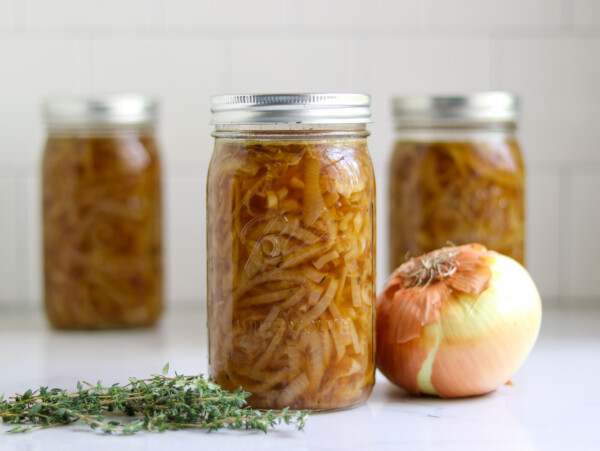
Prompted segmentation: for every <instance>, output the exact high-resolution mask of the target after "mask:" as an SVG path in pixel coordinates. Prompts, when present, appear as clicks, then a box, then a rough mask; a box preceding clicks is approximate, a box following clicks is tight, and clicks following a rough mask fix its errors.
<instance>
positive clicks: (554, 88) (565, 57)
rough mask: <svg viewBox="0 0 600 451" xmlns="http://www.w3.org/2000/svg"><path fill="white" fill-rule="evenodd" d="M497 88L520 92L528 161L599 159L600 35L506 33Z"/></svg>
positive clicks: (501, 50)
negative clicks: (551, 36) (514, 35)
mask: <svg viewBox="0 0 600 451" xmlns="http://www.w3.org/2000/svg"><path fill="white" fill-rule="evenodd" d="M499 48H500V55H499V58H500V61H501V67H500V69H499V72H500V74H499V80H500V82H499V84H500V85H499V86H498V87H499V88H500V89H506V90H510V91H514V92H517V93H518V94H520V95H521V96H522V98H523V120H522V130H523V136H524V139H525V141H526V142H527V144H528V145H527V157H528V159H529V160H532V161H557V162H564V163H569V162H578V161H596V162H597V161H600V152H598V146H597V139H596V134H597V128H598V120H597V115H598V105H600V89H599V88H598V86H599V85H598V80H600V39H595V38H555V39H541V38H526V39H506V40H504V41H502V42H501V43H500V45H499Z"/></svg>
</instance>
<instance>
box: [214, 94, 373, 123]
mask: <svg viewBox="0 0 600 451" xmlns="http://www.w3.org/2000/svg"><path fill="white" fill-rule="evenodd" d="M370 104H371V97H370V96H368V95H366V94H350V93H307V94H232V95H220V96H213V97H212V99H211V111H212V120H211V124H213V125H232V124H351V123H367V122H371V119H370V118H371V109H370Z"/></svg>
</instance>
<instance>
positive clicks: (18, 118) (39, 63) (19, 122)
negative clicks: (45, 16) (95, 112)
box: [0, 38, 91, 166]
mask: <svg viewBox="0 0 600 451" xmlns="http://www.w3.org/2000/svg"><path fill="white" fill-rule="evenodd" d="M0 61H1V62H2V63H1V64H2V66H1V67H2V69H0V73H1V74H2V78H1V80H2V82H1V83H0V99H1V105H2V108H0V165H8V166H12V165H29V166H34V165H37V164H38V162H39V158H40V156H41V147H42V145H43V139H44V137H43V135H44V128H43V124H42V114H41V102H42V100H43V99H45V98H47V97H49V96H53V95H57V94H65V93H66V94H81V93H84V92H89V89H90V87H91V86H90V80H91V77H90V70H89V64H88V61H89V46H88V45H87V43H86V42H83V41H79V40H69V39H39V38H38V39H0Z"/></svg>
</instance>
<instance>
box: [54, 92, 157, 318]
mask: <svg viewBox="0 0 600 451" xmlns="http://www.w3.org/2000/svg"><path fill="white" fill-rule="evenodd" d="M155 114H156V104H155V102H153V101H151V100H148V99H145V98H143V97H140V96H131V95H129V96H111V97H103V98H94V99H75V100H71V99H66V100H55V101H50V102H47V103H46V105H45V115H46V122H47V124H48V139H47V141H46V147H45V150H44V156H43V164H42V176H43V181H42V187H43V224H44V226H43V235H44V297H45V306H46V313H47V315H48V318H49V320H50V323H51V324H52V325H53V326H55V327H59V328H109V327H135V326H148V325H151V324H154V323H155V322H156V320H157V319H158V317H159V316H160V313H161V311H162V303H163V299H162V297H163V287H162V220H161V183H160V162H159V155H158V149H157V146H156V142H155V139H154V136H153V124H154V120H155Z"/></svg>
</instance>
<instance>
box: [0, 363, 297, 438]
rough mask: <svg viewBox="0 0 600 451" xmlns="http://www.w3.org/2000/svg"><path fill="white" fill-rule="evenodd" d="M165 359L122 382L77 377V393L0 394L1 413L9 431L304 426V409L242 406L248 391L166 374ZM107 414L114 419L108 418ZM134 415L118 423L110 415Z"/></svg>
mask: <svg viewBox="0 0 600 451" xmlns="http://www.w3.org/2000/svg"><path fill="white" fill-rule="evenodd" d="M168 371H169V364H167V365H165V367H164V368H163V370H162V374H160V375H158V374H155V375H152V377H151V378H148V379H136V378H134V377H131V378H129V383H128V384H127V385H123V386H121V385H119V384H114V385H111V386H103V385H102V383H101V382H98V383H97V384H96V385H91V384H89V383H87V382H83V383H81V382H78V383H77V391H76V392H67V391H66V390H61V389H58V388H53V389H48V388H47V387H41V388H40V389H39V390H36V391H32V390H27V391H26V392H25V393H23V394H22V395H16V396H15V397H12V398H9V399H8V400H4V399H3V397H0V418H2V421H4V422H7V423H15V424H16V425H17V426H15V427H13V428H12V429H10V430H9V431H8V432H13V433H16V432H26V431H29V430H32V429H41V428H47V427H52V426H60V425H67V424H72V423H75V422H78V421H83V422H85V423H87V424H88V425H89V426H90V427H91V428H92V429H99V430H101V431H103V432H105V433H107V434H111V433H113V432H120V433H123V434H127V435H129V434H134V433H136V432H138V431H142V430H147V431H161V432H162V431H166V430H170V429H171V430H173V429H175V430H178V429H183V428H205V429H208V430H216V429H220V428H232V429H239V428H245V429H260V430H261V431H264V432H267V429H268V428H269V427H274V426H275V425H277V424H280V423H281V422H282V421H283V422H284V423H285V424H294V425H295V426H296V427H297V428H298V429H302V428H303V427H304V424H305V421H306V417H307V415H308V413H307V412H305V411H290V410H288V409H284V410H281V411H276V412H274V411H267V412H264V411H258V410H253V409H252V408H250V407H248V406H247V401H246V398H248V396H250V393H248V392H245V391H242V390H241V389H238V390H236V391H234V392H233V393H231V392H228V391H226V390H223V389H221V387H220V386H219V385H217V384H215V383H213V382H212V381H210V380H207V379H205V378H204V377H202V376H201V375H200V376H183V375H178V374H177V373H175V377H167V373H168ZM107 415H110V416H111V417H113V419H107V418H106V416H107ZM119 416H130V417H136V419H134V420H133V421H128V422H125V423H122V422H121V421H118V420H117V419H116V418H115V417H119Z"/></svg>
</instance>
